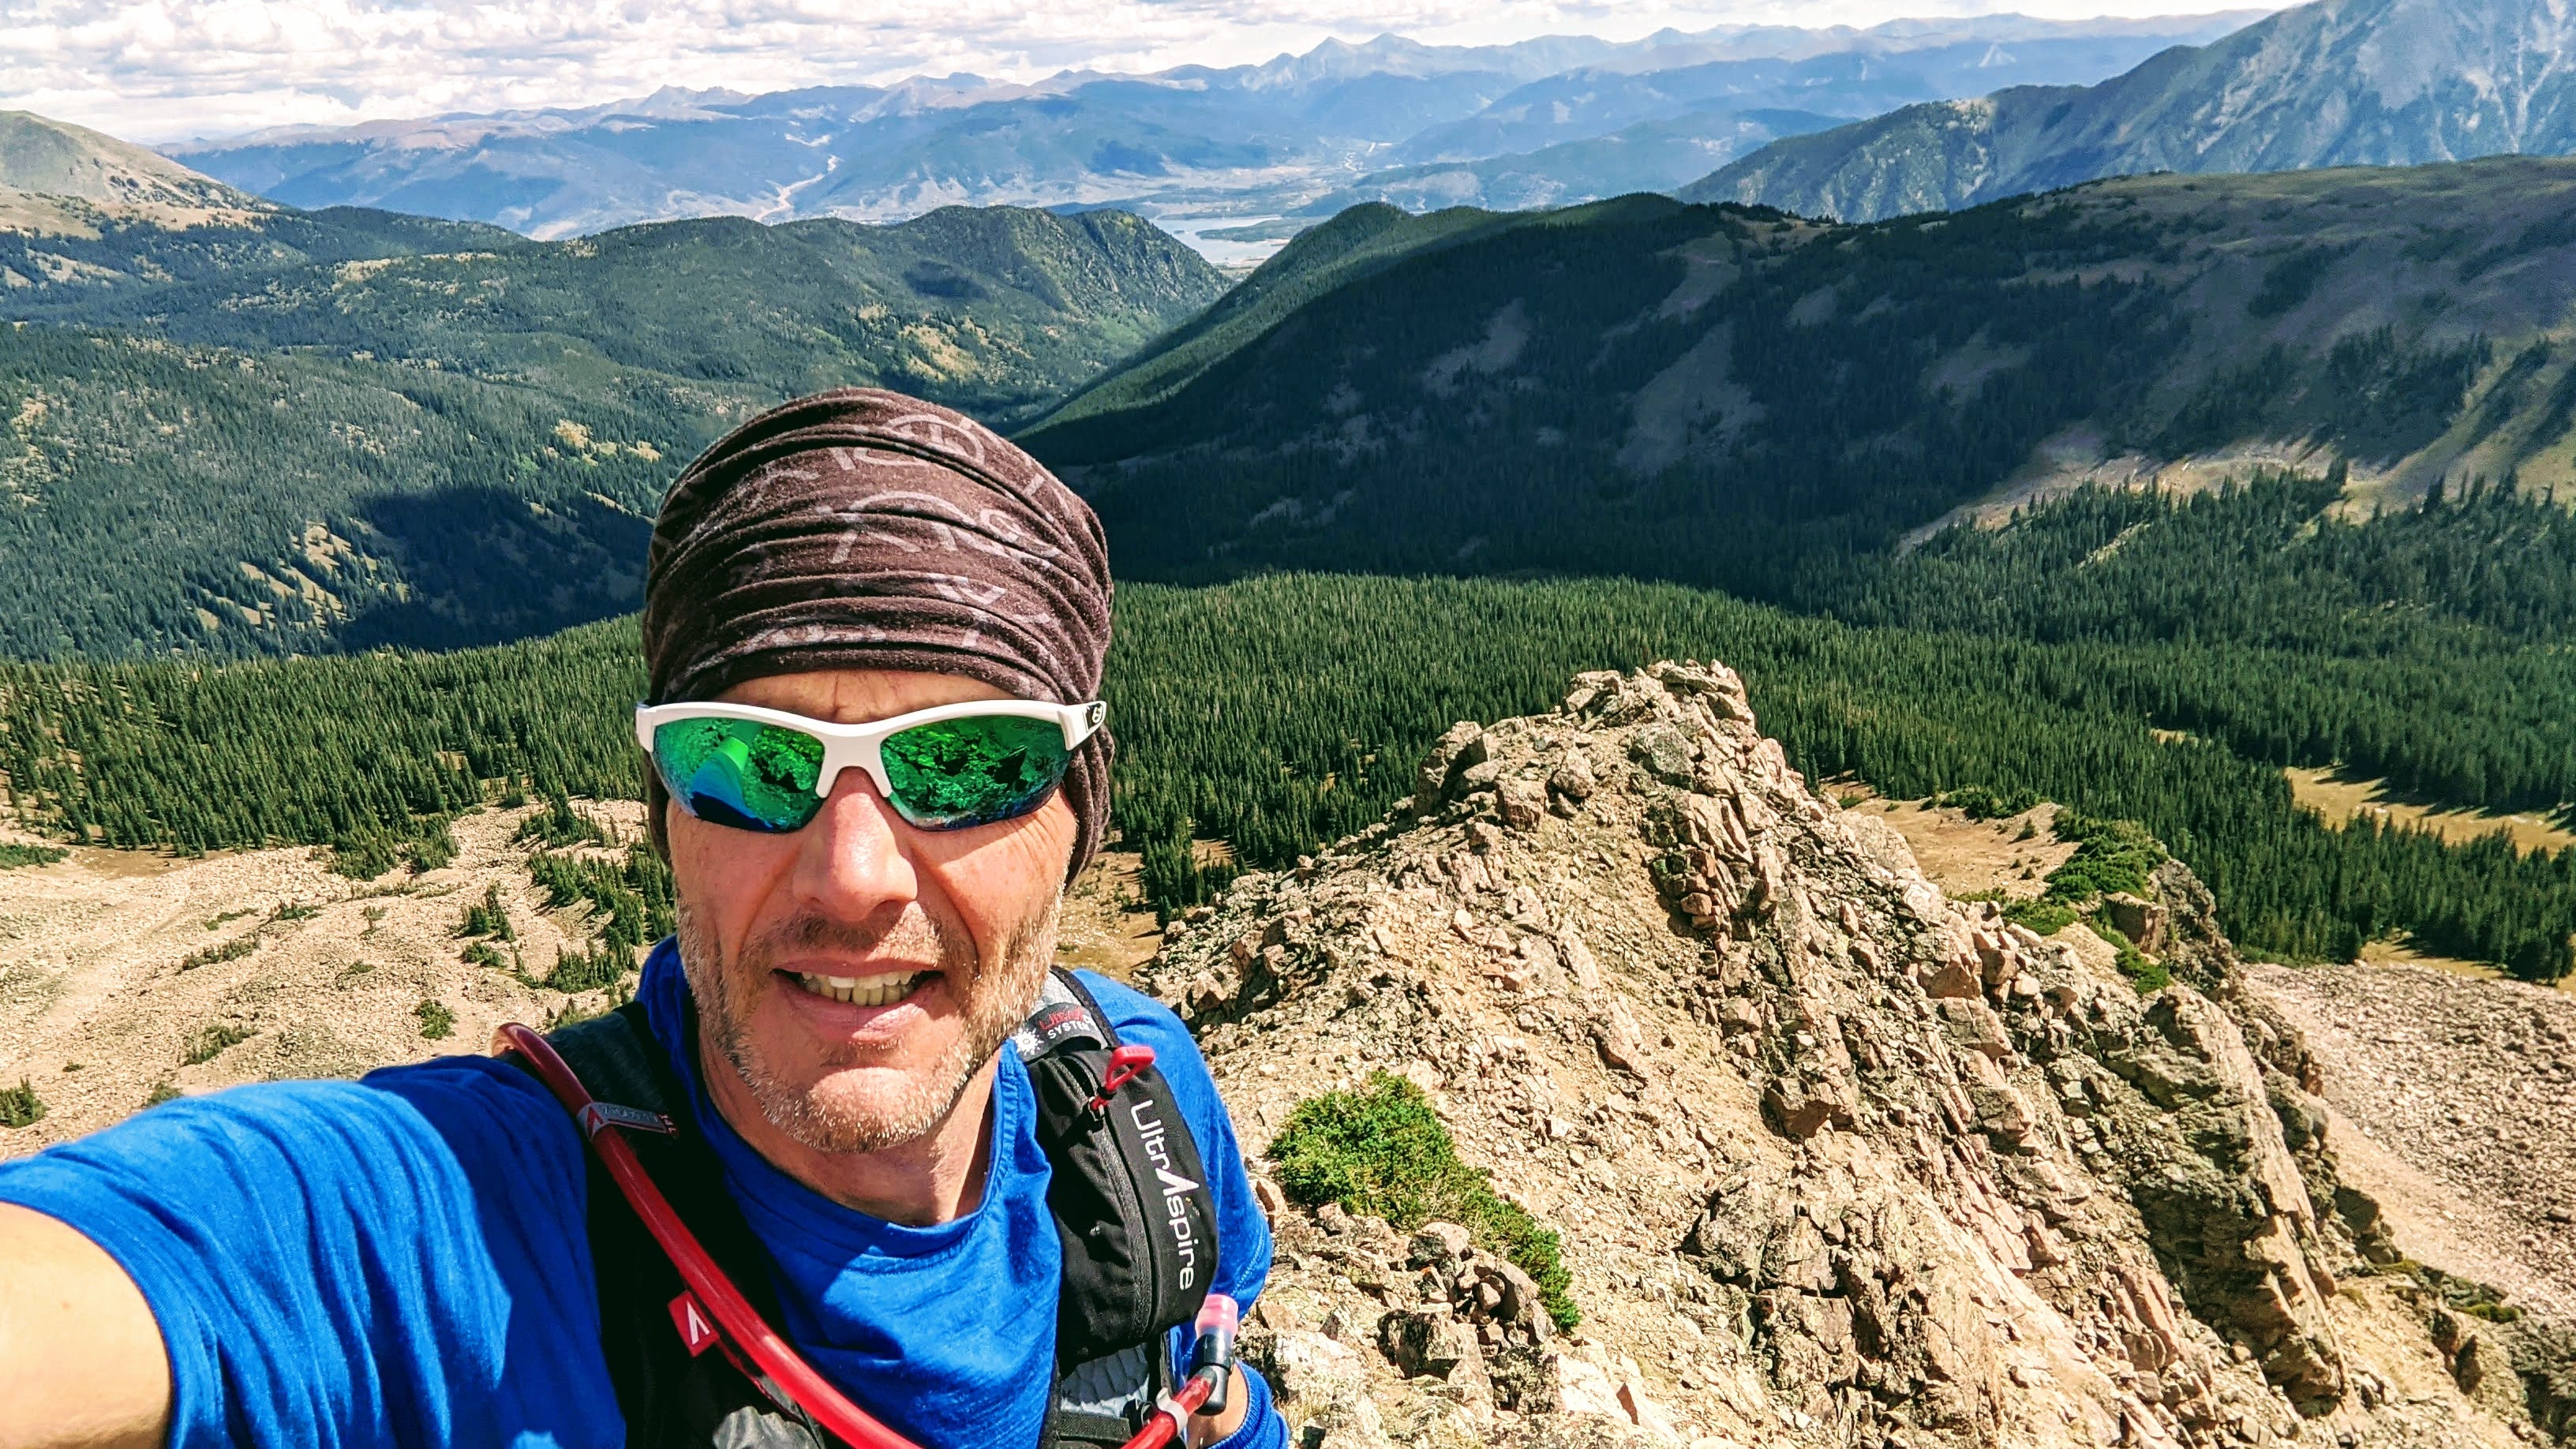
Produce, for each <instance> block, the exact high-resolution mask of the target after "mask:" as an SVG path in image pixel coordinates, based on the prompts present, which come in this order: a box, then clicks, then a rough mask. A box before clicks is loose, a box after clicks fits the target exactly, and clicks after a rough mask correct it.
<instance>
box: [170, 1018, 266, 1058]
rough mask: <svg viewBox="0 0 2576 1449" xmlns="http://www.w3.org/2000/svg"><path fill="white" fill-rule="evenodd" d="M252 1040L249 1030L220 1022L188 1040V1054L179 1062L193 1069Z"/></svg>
mask: <svg viewBox="0 0 2576 1449" xmlns="http://www.w3.org/2000/svg"><path fill="white" fill-rule="evenodd" d="M250 1038H251V1033H250V1029H249V1028H247V1027H242V1026H235V1025H234V1024H232V1023H231V1022H228V1021H219V1022H216V1023H214V1024H213V1025H211V1026H208V1027H205V1028H204V1029H202V1030H200V1031H199V1032H198V1033H197V1034H196V1035H195V1036H192V1037H190V1038H188V1050H187V1054H186V1055H184V1056H182V1057H181V1058H180V1059H179V1060H180V1062H181V1064H183V1065H185V1066H191V1067H193V1066H195V1065H197V1064H198V1063H200V1062H211V1061H213V1060H214V1059H215V1058H217V1057H219V1056H222V1055H223V1054H224V1053H225V1052H227V1051H229V1050H231V1049H232V1048H234V1047H237V1046H240V1045H241V1044H242V1043H243V1042H246V1041H248V1040H250Z"/></svg>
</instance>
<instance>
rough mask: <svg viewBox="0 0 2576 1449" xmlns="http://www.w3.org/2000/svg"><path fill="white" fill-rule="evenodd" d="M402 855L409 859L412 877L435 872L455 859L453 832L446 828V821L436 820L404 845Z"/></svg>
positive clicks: (454, 836)
mask: <svg viewBox="0 0 2576 1449" xmlns="http://www.w3.org/2000/svg"><path fill="white" fill-rule="evenodd" d="M403 854H405V855H407V856H410V857H411V873H412V874H414V875H421V874H424V873H426V872H429V871H433V870H437V869H439V868H440V867H442V866H445V865H448V864H450V863H452V862H453V861H454V860H455V859H456V835H455V832H453V831H451V830H449V829H448V828H447V821H446V820H444V819H440V820H437V821H435V822H433V823H431V825H430V826H429V827H428V829H427V830H426V831H424V832H423V833H422V834H421V835H420V836H419V837H418V838H416V839H414V840H413V841H412V842H411V843H409V844H408V845H405V846H404V847H403Z"/></svg>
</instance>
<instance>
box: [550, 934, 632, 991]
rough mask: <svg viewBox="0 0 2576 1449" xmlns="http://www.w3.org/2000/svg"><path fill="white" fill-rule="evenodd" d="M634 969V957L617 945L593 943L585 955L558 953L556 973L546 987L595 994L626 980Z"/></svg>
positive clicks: (600, 942) (570, 952)
mask: <svg viewBox="0 0 2576 1449" xmlns="http://www.w3.org/2000/svg"><path fill="white" fill-rule="evenodd" d="M634 969H635V953H634V952H633V951H631V950H629V949H627V948H626V947H623V946H620V945H618V944H617V943H616V942H614V941H608V940H599V941H593V942H592V943H591V944H590V947H589V949H587V950H582V951H558V952H556V953H555V969H554V972H553V974H551V975H549V976H548V977H546V985H548V986H550V987H553V988H554V989H555V990H557V991H596V990H598V989H599V988H600V987H603V986H612V985H615V984H616V983H617V982H619V981H621V980H623V979H625V977H626V975H627V974H628V973H629V972H631V971H633V970H634Z"/></svg>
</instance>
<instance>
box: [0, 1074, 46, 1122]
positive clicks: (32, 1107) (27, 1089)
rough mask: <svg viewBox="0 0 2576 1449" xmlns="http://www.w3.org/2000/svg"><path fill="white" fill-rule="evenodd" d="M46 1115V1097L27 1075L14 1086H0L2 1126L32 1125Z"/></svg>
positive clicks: (0, 1120)
mask: <svg viewBox="0 0 2576 1449" xmlns="http://www.w3.org/2000/svg"><path fill="white" fill-rule="evenodd" d="M44 1115H45V1102H44V1099H43V1098H41V1097H39V1096H37V1095H36V1089H35V1087H34V1086H33V1085H32V1084H31V1083H29V1082H28V1080H27V1079H26V1078H25V1077H20V1078H19V1079H18V1085H16V1086H14V1087H0V1127H32V1126H34V1125H35V1124H36V1122H37V1121H38V1120H39V1119H41V1118H42V1117H43V1116H44Z"/></svg>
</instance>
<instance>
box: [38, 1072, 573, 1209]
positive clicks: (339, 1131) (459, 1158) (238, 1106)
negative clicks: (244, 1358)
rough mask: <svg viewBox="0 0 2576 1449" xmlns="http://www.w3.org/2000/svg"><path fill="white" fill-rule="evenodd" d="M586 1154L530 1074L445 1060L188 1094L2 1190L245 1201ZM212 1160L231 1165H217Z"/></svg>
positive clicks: (324, 1193)
mask: <svg viewBox="0 0 2576 1449" xmlns="http://www.w3.org/2000/svg"><path fill="white" fill-rule="evenodd" d="M513 1079H516V1080H513ZM549 1113H551V1120H549V1117H548V1114H549ZM579 1153H580V1139H579V1136H578V1134H577V1133H576V1132H575V1131H574V1130H573V1127H572V1124H571V1122H570V1120H569V1119H568V1118H567V1117H565V1115H564V1113H563V1110H562V1109H561V1108H560V1107H556V1106H555V1105H554V1102H553V1099H552V1098H550V1097H548V1096H547V1095H546V1094H545V1090H544V1088H543V1087H541V1086H539V1085H538V1084H537V1083H536V1082H534V1081H533V1080H531V1079H529V1078H528V1077H526V1076H525V1074H523V1073H521V1072H519V1071H517V1070H515V1069H513V1068H511V1067H509V1066H507V1065H504V1064H502V1063H500V1062H495V1061H490V1060H487V1059H483V1058H475V1057H442V1058H437V1059H434V1060H431V1061H426V1062H418V1063H413V1064H410V1065H406V1066H399V1067H388V1068H384V1069H382V1070H379V1071H376V1072H371V1073H369V1074H368V1075H367V1076H366V1077H364V1078H362V1079H360V1080H358V1081H355V1082H346V1081H300V1082H268V1083H260V1084H256V1085H251V1086H242V1087H234V1088H230V1089H228V1090H225V1091H221V1092H213V1093H209V1094H207V1095H205V1096H200V1097H181V1098H179V1099H177V1100H175V1101H171V1102H165V1103H163V1104H161V1105H159V1106H156V1107H152V1108H149V1109H147V1110H145V1111H143V1112H140V1113H138V1114H136V1115H135V1116H133V1117H130V1118H128V1119H126V1120H125V1121H123V1122H121V1123H118V1124H117V1125H115V1126H113V1127H109V1128H106V1129H104V1130H102V1131H99V1132H94V1133H92V1134H90V1135H89V1136H86V1137H81V1138H76V1139H74V1140H72V1141H70V1142H65V1143H62V1144H59V1145H57V1146H55V1147H53V1148H51V1149H49V1150H48V1151H46V1152H43V1153H40V1154H38V1155H37V1156H35V1157H34V1158H31V1159H26V1160H24V1161H23V1162H21V1163H18V1164H12V1165H11V1166H12V1167H13V1168H14V1169H16V1170H15V1171H11V1172H0V1190H6V1189H16V1188H35V1187H36V1186H37V1185H38V1184H44V1185H46V1186H48V1187H51V1188H53V1189H55V1190H57V1191H68V1192H72V1193H74V1194H76V1195H77V1194H79V1193H81V1192H82V1190H83V1189H84V1188H86V1189H87V1190H88V1191H91V1192H95V1191H99V1190H102V1189H104V1190H107V1191H110V1192H114V1191H117V1190H119V1189H121V1188H122V1187H124V1186H126V1185H128V1184H132V1183H136V1182H149V1181H160V1182H164V1183H169V1184H173V1185H175V1184H181V1183H185V1184H191V1185H192V1186H190V1187H189V1188H188V1189H187V1191H189V1192H191V1193H194V1194H197V1195H200V1196H203V1197H205V1198H207V1199H208V1200H209V1202H208V1206H209V1207H218V1205H219V1204H224V1205H229V1206H233V1207H234V1208H236V1209H239V1208H241V1207H244V1206H247V1205H248V1203H250V1202H255V1201H260V1200H263V1199H265V1200H274V1199H276V1198H278V1197H279V1196H281V1195H294V1196H301V1197H305V1198H308V1199H309V1198H322V1197H332V1198H338V1197H348V1198H364V1197H368V1196H371V1195H375V1194H377V1193H379V1192H381V1191H382V1189H383V1188H384V1187H385V1186H386V1185H388V1184H389V1183H392V1182H408V1183H419V1182H421V1181H422V1180H423V1179H424V1178H442V1177H443V1178H449V1179H455V1178H464V1179H477V1178H485V1177H487V1176H490V1175H492V1174H493V1173H494V1172H495V1170H496V1169H497V1170H499V1171H504V1172H506V1171H516V1172H519V1173H522V1174H525V1173H529V1172H531V1171H532V1170H534V1171H535V1174H536V1175H537V1176H538V1177H539V1178H540V1179H541V1180H542V1179H545V1178H560V1177H561V1176H562V1175H563V1169H562V1167H561V1166H560V1164H561V1163H563V1162H565V1161H567V1160H568V1161H570V1162H571V1164H572V1167H573V1170H574V1171H575V1172H576V1173H577V1172H578V1170H579V1167H580V1158H579ZM208 1163H221V1164H222V1165H223V1169H224V1170H223V1171H221V1172H218V1173H212V1174H209V1173H207V1172H205V1171H204V1170H203V1169H204V1167H205V1165H206V1164H208ZM227 1199H230V1200H231V1202H230V1203H229V1204H226V1201H225V1200H227ZM30 1205H35V1204H30ZM218 1210H220V1209H218Z"/></svg>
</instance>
